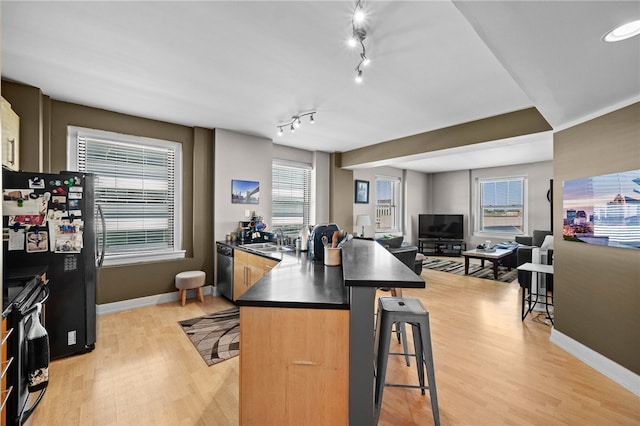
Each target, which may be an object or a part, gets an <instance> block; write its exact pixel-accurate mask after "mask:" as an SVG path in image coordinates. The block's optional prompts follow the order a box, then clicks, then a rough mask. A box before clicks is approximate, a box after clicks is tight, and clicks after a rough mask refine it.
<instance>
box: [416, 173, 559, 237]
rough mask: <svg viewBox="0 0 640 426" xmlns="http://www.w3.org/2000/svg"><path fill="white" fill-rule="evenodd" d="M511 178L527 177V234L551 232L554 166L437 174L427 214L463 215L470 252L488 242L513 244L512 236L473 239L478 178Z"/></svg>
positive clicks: (432, 180)
mask: <svg viewBox="0 0 640 426" xmlns="http://www.w3.org/2000/svg"><path fill="white" fill-rule="evenodd" d="M510 176H526V177H527V186H528V191H527V201H528V203H527V206H528V210H527V212H526V214H527V221H528V234H529V235H531V233H532V231H533V230H534V229H543V230H548V229H550V220H551V211H550V205H549V202H548V201H547V198H546V196H547V190H548V189H549V180H550V179H552V178H553V162H551V161H544V162H538V163H529V164H518V165H514V166H504V167H490V168H486V169H475V170H462V171H455V172H445V173H434V174H432V175H431V189H430V191H429V192H430V195H429V205H430V210H429V211H428V212H426V213H440V214H464V219H465V222H464V225H465V241H466V242H467V247H468V248H471V247H474V246H475V245H477V244H480V243H481V242H483V241H485V240H486V239H491V240H492V241H493V242H500V241H512V240H514V239H515V236H514V235H513V234H497V235H492V236H486V235H482V236H474V235H473V229H474V228H473V227H474V204H475V197H474V185H475V179H476V178H490V177H494V178H498V177H510Z"/></svg>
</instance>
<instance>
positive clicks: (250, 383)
mask: <svg viewBox="0 0 640 426" xmlns="http://www.w3.org/2000/svg"><path fill="white" fill-rule="evenodd" d="M234 249H238V250H244V248H243V247H242V246H234ZM270 256H271V257H272V258H277V259H278V260H279V261H280V264H279V265H277V266H276V267H274V268H273V269H272V270H271V272H269V273H267V274H266V275H265V276H264V277H263V278H262V279H260V280H259V281H258V282H257V283H256V284H255V285H253V286H252V287H251V288H249V289H248V290H247V291H246V292H245V293H243V294H242V295H241V296H240V297H239V298H238V299H237V300H236V303H237V304H238V305H239V306H240V335H241V338H240V424H241V425H249V424H263V425H266V424H278V425H286V424H292V425H293V424H345V425H346V424H349V425H372V424H373V423H374V408H373V401H374V395H373V393H374V392H373V391H374V371H373V348H374V330H373V327H374V320H373V318H374V305H375V300H374V299H375V292H376V289H377V288H378V287H403V288H424V286H425V282H424V280H422V278H420V276H418V275H416V274H415V273H414V272H413V271H412V270H411V269H410V268H407V267H406V266H405V265H404V263H402V262H401V261H400V260H398V259H397V258H396V257H395V256H393V255H392V254H391V253H390V252H389V251H387V250H386V249H385V248H384V247H382V246H381V245H380V244H378V243H376V242H374V241H369V240H352V241H349V242H348V243H346V244H345V245H344V247H343V249H342V265H340V266H325V265H323V264H322V262H319V261H313V260H311V259H309V258H308V257H307V254H306V253H300V252H295V251H292V252H282V253H277V254H274V255H270ZM347 378H348V380H347Z"/></svg>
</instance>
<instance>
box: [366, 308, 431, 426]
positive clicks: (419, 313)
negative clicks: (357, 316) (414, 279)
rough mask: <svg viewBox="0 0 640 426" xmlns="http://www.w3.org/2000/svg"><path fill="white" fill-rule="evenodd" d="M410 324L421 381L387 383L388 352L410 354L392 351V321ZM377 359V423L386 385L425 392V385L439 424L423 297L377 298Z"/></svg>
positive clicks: (398, 323) (393, 322)
mask: <svg viewBox="0 0 640 426" xmlns="http://www.w3.org/2000/svg"><path fill="white" fill-rule="evenodd" d="M403 323H406V324H409V325H411V330H412V332H413V344H414V351H415V353H414V354H409V355H411V356H415V357H416V367H417V370H418V381H419V383H420V385H405V384H394V383H385V375H386V372H387V363H388V358H389V355H405V356H406V355H407V354H406V350H405V353H404V354H400V353H393V352H389V344H390V340H391V335H392V332H393V325H394V324H396V327H398V326H399V325H401V326H402V327H404V324H403ZM374 359H375V360H376V365H375V367H376V380H375V401H374V408H375V419H376V423H377V422H378V418H379V417H380V407H381V406H382V393H383V391H384V388H385V386H394V387H405V388H415V389H420V390H421V391H422V394H423V395H424V394H425V392H424V391H425V389H429V396H430V398H431V411H432V413H433V420H434V422H435V424H436V425H439V424H440V414H439V412H438V396H437V393H436V380H435V375H434V367H433V354H432V351H431V331H430V329H429V312H428V311H427V310H426V309H424V307H423V306H422V303H420V300H418V299H416V298H414V297H380V298H379V299H378V318H377V321H376V338H375V353H374ZM425 367H426V370H427V382H428V386H425V383H424V373H425Z"/></svg>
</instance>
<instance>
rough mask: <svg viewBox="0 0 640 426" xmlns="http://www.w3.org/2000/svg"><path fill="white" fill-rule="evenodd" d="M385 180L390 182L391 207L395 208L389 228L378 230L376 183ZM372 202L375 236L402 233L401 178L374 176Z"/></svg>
mask: <svg viewBox="0 0 640 426" xmlns="http://www.w3.org/2000/svg"><path fill="white" fill-rule="evenodd" d="M379 180H385V181H390V182H392V200H391V206H392V207H393V206H395V212H394V214H392V217H393V220H392V222H393V223H392V225H395V226H391V227H390V228H380V227H379V226H378V225H379V220H378V211H379V207H378V181H379ZM373 188H374V190H373V193H374V195H373V202H374V211H375V214H374V221H375V223H374V232H375V233H377V234H380V233H384V234H387V233H398V232H402V229H403V223H402V214H403V197H402V177H400V176H386V175H375V176H374V179H373Z"/></svg>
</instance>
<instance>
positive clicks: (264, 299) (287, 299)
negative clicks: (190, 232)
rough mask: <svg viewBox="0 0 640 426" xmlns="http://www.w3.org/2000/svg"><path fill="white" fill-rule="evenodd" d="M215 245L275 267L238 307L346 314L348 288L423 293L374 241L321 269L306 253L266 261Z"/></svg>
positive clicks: (356, 243) (350, 248) (356, 245)
mask: <svg viewBox="0 0 640 426" xmlns="http://www.w3.org/2000/svg"><path fill="white" fill-rule="evenodd" d="M218 243H219V244H224V245H227V246H229V247H232V248H233V249H236V250H243V251H247V252H250V253H252V254H257V255H260V256H264V257H268V258H271V259H276V260H278V261H279V264H278V265H277V266H276V267H274V268H273V269H272V270H271V272H269V273H268V274H266V275H265V276H264V277H263V278H261V279H260V280H259V281H258V282H257V283H256V284H255V285H253V286H252V287H251V288H250V289H249V290H247V291H246V292H245V293H243V294H242V295H241V296H240V297H239V298H238V299H237V300H236V303H237V304H238V305H239V306H270V307H289V308H314V309H349V308H350V297H351V295H350V290H349V289H350V287H404V288H409V287H411V288H424V287H425V282H424V280H423V279H422V278H420V276H418V275H416V274H415V272H413V271H412V270H411V269H410V268H407V267H406V265H405V264H404V263H402V262H401V261H400V260H398V259H397V258H396V257H395V256H394V255H393V254H391V253H389V251H387V250H386V249H385V248H384V247H382V246H381V245H380V244H378V243H376V242H375V241H368V240H351V241H349V242H347V243H346V244H345V245H344V247H343V248H342V265H340V266H325V265H324V264H323V263H322V262H320V261H314V260H311V259H310V258H309V255H308V253H307V252H299V251H290V252H278V253H274V254H269V255H267V254H265V253H258V252H256V251H255V250H251V249H249V248H246V247H243V246H242V245H238V244H235V243H226V242H218Z"/></svg>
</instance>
